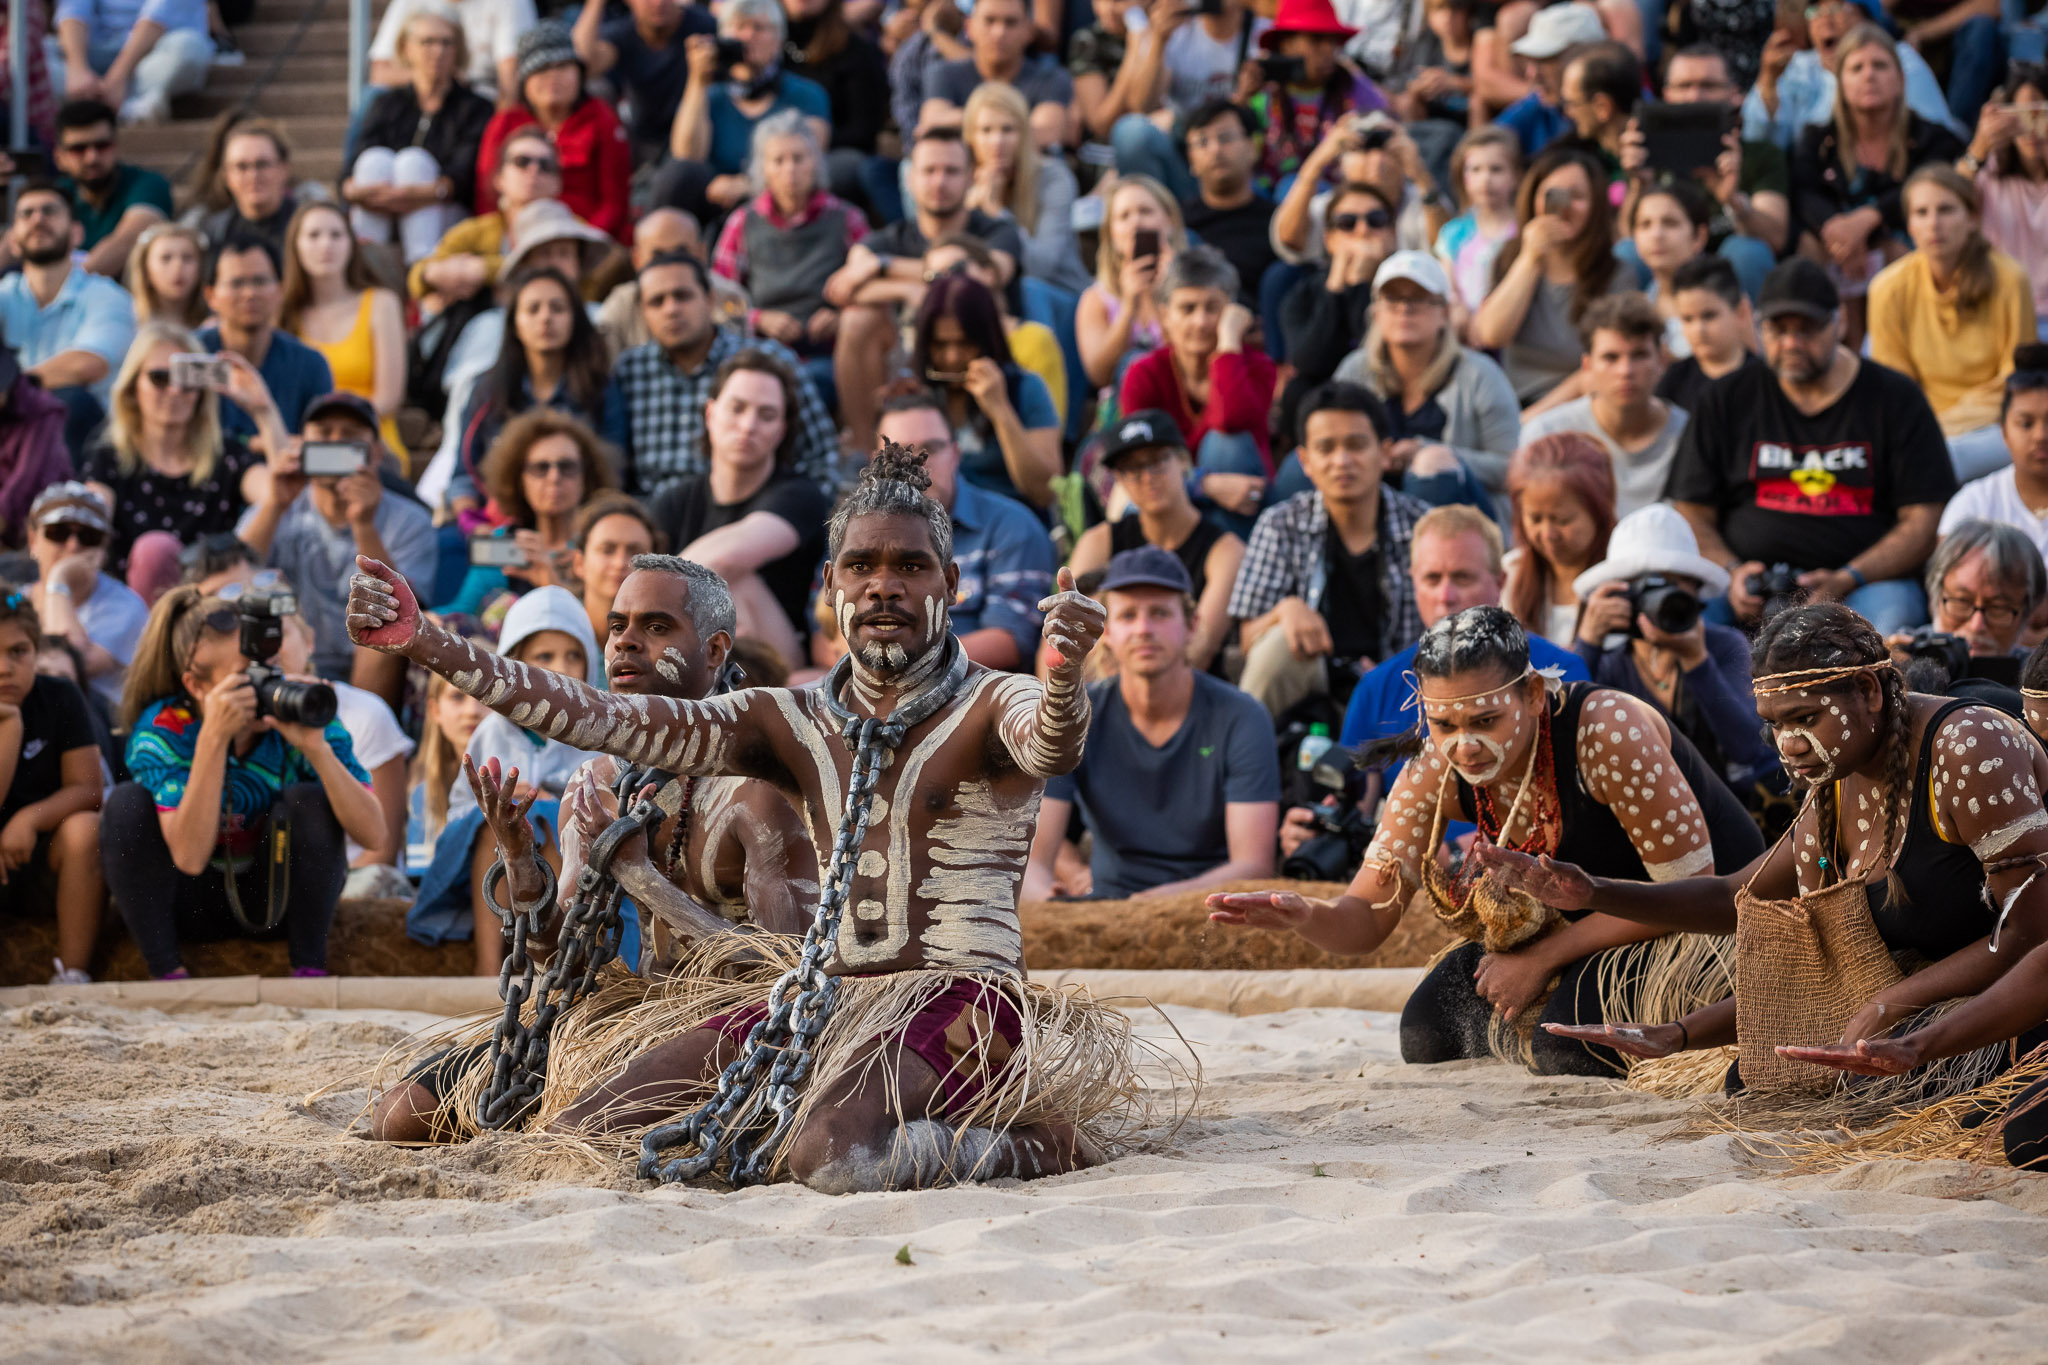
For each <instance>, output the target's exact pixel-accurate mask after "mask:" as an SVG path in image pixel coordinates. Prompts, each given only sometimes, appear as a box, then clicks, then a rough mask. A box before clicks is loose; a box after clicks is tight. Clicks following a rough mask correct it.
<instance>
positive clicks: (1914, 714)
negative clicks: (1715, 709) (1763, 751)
mask: <svg viewBox="0 0 2048 1365" xmlns="http://www.w3.org/2000/svg"><path fill="white" fill-rule="evenodd" d="M1752 657H1753V660H1754V669H1755V679H1756V682H1755V689H1756V702H1757V710H1758V712H1759V713H1760V714H1761V715H1762V716H1763V718H1764V722H1765V724H1766V726H1767V727H1768V728H1769V729H1770V731H1771V732H1772V734H1773V736H1774V739H1775V743H1776V746H1777V750H1778V754H1779V756H1780V758H1782V759H1783V761H1784V764H1785V770H1786V772H1788V773H1789V774H1791V776H1792V777H1793V778H1794V779H1795V780H1797V781H1799V782H1801V783H1803V784H1804V785H1805V786H1806V787H1807V788H1808V789H1809V792H1810V796H1809V798H1808V800H1807V801H1806V803H1805V805H1804V807H1803V808H1802V809H1801V811H1800V813H1799V816H1798V819H1797V820H1796V821H1795V822H1794V823H1793V826H1792V828H1791V830H1790V831H1788V833H1787V834H1786V837H1785V838H1784V839H1783V840H1781V841H1780V842H1779V843H1778V844H1777V845H1776V846H1774V847H1773V848H1772V849H1771V851H1770V852H1769V853H1768V854H1767V855H1765V856H1764V857H1762V858H1760V859H1758V860H1757V861H1756V862H1755V863H1753V864H1751V865H1750V866H1749V867H1746V868H1744V869H1743V870H1742V871H1741V872H1739V873H1737V874H1735V875H1734V876H1722V877H1694V878H1689V879H1687V880H1686V881H1684V882H1677V883H1672V884H1670V885H1665V886H1640V885H1633V884H1630V883H1628V882H1623V881H1616V880H1613V879H1610V878H1608V877H1605V876H1602V875H1599V874H1596V873H1593V872H1592V871H1591V870H1590V869H1582V868H1577V867H1571V866H1568V865H1566V864H1565V863H1563V862H1559V861H1554V860H1550V859H1542V858H1533V859H1532V858H1528V857H1523V856H1519V855H1517V854H1515V853H1512V852H1507V851H1502V850H1492V849H1488V850H1482V851H1481V852H1480V855H1479V856H1480V860H1481V862H1482V863H1483V864H1484V865H1485V866H1486V867H1487V868H1488V869H1489V870H1490V871H1493V872H1496V873H1498V874H1500V875H1501V876H1502V877H1503V878H1504V879H1505V880H1507V881H1508V882H1509V883H1510V884H1512V885H1514V886H1516V887H1518V888H1519V889H1521V890H1524V891H1527V892H1529V893H1531V894H1533V895H1534V896H1536V897H1537V898H1538V899H1539V900H1541V901H1542V902H1544V903H1545V904H1547V905H1552V906H1556V907H1558V908H1559V909H1589V910H1599V911H1603V912H1605V913H1607V914H1609V915H1613V916H1617V917H1619V918H1621V919H1626V920H1633V921H1635V922H1637V923H1640V924H1647V925H1655V926H1657V927H1660V928H1664V929H1671V930H1681V931H1688V932H1693V933H1708V934H1727V933H1733V934H1735V935H1736V974H1737V977H1738V980H1739V981H1740V983H1741V986H1740V988H1739V989H1738V990H1737V992H1736V994H1735V996H1734V998H1733V999H1732V1000H1729V1001H1723V1002H1721V1003H1719V1004H1716V1005H1713V1006H1710V1007H1708V1008H1707V1009H1704V1010H1700V1011H1697V1012H1695V1013H1693V1014H1691V1015H1688V1016H1686V1017H1685V1018H1683V1019H1680V1020H1679V1021H1678V1022H1676V1023H1672V1024H1657V1025H1641V1024H1630V1025H1607V1024H1595V1025H1590V1026H1570V1025H1567V1026H1564V1027H1561V1028H1558V1029H1555V1030H1553V1031H1554V1032H1556V1033H1558V1034H1560V1035H1561V1036H1564V1037H1571V1038H1577V1039H1579V1040H1581V1041H1584V1042H1590V1043H1595V1044H1604V1045H1607V1046H1610V1047H1614V1048H1616V1049H1618V1050H1620V1051H1622V1052H1624V1053H1627V1054H1628V1055H1630V1056H1634V1057H1663V1056H1669V1055H1671V1054H1672V1053H1675V1052H1679V1051H1684V1050H1686V1049H1689V1048H1704V1047H1714V1046H1720V1045H1723V1044H1726V1043H1729V1042H1737V1043H1739V1045H1740V1047H1739V1060H1738V1064H1737V1069H1736V1071H1735V1072H1733V1073H1731V1075H1730V1077H1729V1082H1728V1083H1729V1088H1730V1089H1734V1088H1736V1087H1737V1086H1740V1085H1747V1086H1748V1087H1750V1088H1751V1089H1755V1090H1767V1091H1770V1090H1776V1091H1788V1092H1796V1091H1806V1092H1815V1091H1819V1090H1825V1089H1828V1088H1831V1086H1832V1081H1831V1080H1830V1078H1829V1076H1828V1075H1827V1073H1825V1072H1821V1071H1816V1070H1814V1069H1813V1068H1812V1067H1811V1066H1810V1065H1808V1063H1809V1062H1811V1061H1815V1060H1821V1058H1819V1057H1812V1056H1808V1055H1807V1052H1806V1049H1804V1048H1802V1047H1797V1046H1795V1047H1792V1048H1789V1049H1788V1048H1786V1047H1783V1046H1779V1045H1785V1044H1793V1045H1798V1044H1824V1043H1829V1042H1832V1041H1834V1040H1835V1039H1836V1038H1839V1039H1840V1040H1841V1041H1842V1042H1843V1043H1844V1044H1845V1045H1848V1047H1849V1053H1848V1054H1838V1053H1836V1052H1834V1051H1831V1050H1827V1049H1823V1051H1824V1052H1826V1054H1827V1056H1828V1057H1831V1058H1832V1057H1835V1056H1837V1055H1854V1053H1855V1045H1856V1044H1858V1043H1859V1042H1861V1041H1862V1040H1865V1039H1873V1038H1876V1037H1878V1036H1879V1035H1882V1034H1884V1033H1886V1032H1887V1031H1889V1030H1891V1029H1893V1028H1895V1027H1896V1026H1897V1025H1898V1024H1899V1023H1900V1022H1901V1021H1902V1020H1904V1019H1906V1018H1908V1017H1910V1016H1911V1015H1913V1014H1915V1013H1917V1012H1919V1011H1921V1010H1923V1009H1925V1008H1926V1007H1928V1006H1931V1005H1936V1004H1939V1003H1941V1002H1943V1001H1947V1000H1953V999H1955V998H1957V997H1959V996H1969V995H1974V994H1976V993H1977V992H1979V991H1982V990H1984V989H1985V988H1986V987H1988V986H1990V985H1991V984H1992V983H1993V982H1994V981H1996V980H1998V978H1999V977H2000V975H2001V974H2003V973H2004V971H2005V970H2006V968H2007V967H2008V966H2010V965H2011V964H2012V963H2014V962H2016V961H2019V960H2020V959H2021V958H2022V957H2023V956H2025V955H2026V954H2027V953H2028V951H2029V950H2030V949H2032V948H2033V947H2034V946H2036V945H2037V944H2039V943H2041V942H2042V940H2043V937H2044V930H2048V879H2039V880H2037V879H2036V876H2035V874H2036V873H2037V872H2038V871H2039V870H2040V869H2041V867H2042V866H2043V863H2044V859H2048V812H2044V811H2043V809H2042V796H2041V794H2042V791H2043V790H2044V785H2048V753H2044V752H2043V750H2042V748H2041V746H2040V745H2039V744H2038V743H2037V742H2036V741H2035V739H2034V738H2033V736H2032V735H2031V734H2029V733H2028V732H2027V730H2026V729H2025V728H2024V727H2023V726H2022V725H2021V724H2020V722H2018V721H2016V720H2014V719H2012V718H2011V717H2009V716H2007V715H2005V714H2004V713H2003V712H2000V711H1997V710H1994V709H1992V708H1991V707H1988V706H1983V705H1980V704H1977V703H1973V702H1968V701H1956V700H1948V699H1944V698H1941V697H1928V696H1921V695H1919V694H1915V693H1908V692H1907V691H1906V689H1905V682H1904V679H1903V678H1902V677H1901V676H1900V674H1899V671H1898V669H1897V668H1896V667H1894V665H1893V663H1892V661H1891V656H1890V655H1889V654H1888V653H1887V651H1886V649H1885V644H1884V641H1883V640H1882V639H1881V638H1880V637H1879V635H1878V633H1877V631H1876V629H1875V628H1873V627H1872V626H1871V625H1870V623H1869V622H1867V621H1865V620H1864V619H1863V618H1862V617H1860V616H1858V615H1857V614H1856V613H1855V612H1853V611H1850V610H1849V609H1848V608H1846V607H1843V606H1840V605H1837V604H1817V605H1813V606H1806V607H1798V608H1794V609H1792V610H1790V611H1787V612H1784V613H1782V614H1781V615H1779V616H1777V617H1775V618H1773V619H1772V620H1771V621H1770V622H1769V623H1768V624H1767V625H1766V626H1765V627H1764V629H1763V631H1762V632H1761V633H1760V634H1759V635H1758V637H1757V640H1756V644H1755V646H1754V648H1753V654H1752ZM1994 898H1995V903H1996V905H1997V906H1998V907H1999V909H1997V910H1994V909H1993V905H1994ZM1915 967H1917V968H1918V970H1913V968H1915ZM1902 970H1903V971H1904V972H1905V973H1906V974H1902ZM2006 993H2007V992H2005V991H2001V993H2000V994H2001V995H2004V994H2006ZM1975 1008H1976V1007H1974V1006H1973V1007H1972V1009H1973V1010H1974V1009H1975ZM1955 1013H1956V1014H1957V1015H1961V1014H1963V1013H1964V1011H1962V1010H1958V1011H1956V1012H1955ZM2039 1018H2040V1015H2039V1014H2038V1013H2037V1014H2035V1015H2033V1016H2031V1017H2030V1019H2027V1020H2020V1021H2019V1022H2018V1023H2016V1024H2015V1025H2014V1026H2013V1028H2012V1029H2011V1030H2009V1031H2007V1032H2003V1033H1998V1034H1997V1036H1996V1037H1995V1038H1994V1037H1991V1036H1990V1034H1988V1033H1987V1034H1984V1035H1983V1037H1984V1038H1985V1039H1987V1040H1988V1041H1990V1042H1999V1041H2002V1040H2004V1039H2008V1038H2011V1037H2013V1036H2014V1034H2015V1033H2016V1032H2018V1030H2019V1029H2020V1028H2023V1027H2025V1026H2026V1024H2027V1023H2028V1022H2032V1021H2033V1020H2038V1019H2039ZM1738 1019H1739V1026H1738ZM1998 1019H1999V1021H2000V1022H2001V1024H2002V1022H2003V1020H2004V1016H2003V1015H2002V1014H2001V1015H1999V1016H1998ZM1800 1035H1804V1036H1800ZM1968 1036H1969V1037H1972V1038H1975V1037H1977V1036H1978V1031H1972V1032H1970V1033H1969V1034H1968ZM1873 1046H1876V1045H1875V1044H1873ZM1973 1046H1974V1044H1973ZM2000 1052H2001V1053H2002V1052H2003V1049H2000ZM1936 1055H1941V1054H1937V1053H1930V1054H1928V1056H1930V1057H1932V1056H1936ZM1998 1065H2000V1062H1999V1060H1998V1057H1997V1056H1994V1055H1992V1054H1986V1055H1985V1056H1984V1057H1983V1058H1982V1059H1980V1063H1979V1064H1972V1065H1969V1066H1964V1067H1960V1068H1957V1069H1956V1071H1955V1073H1954V1075H1953V1076H1952V1077H1951V1078H1948V1079H1952V1080H1954V1081H1955V1082H1956V1083H1958V1084H1962V1083H1964V1082H1968V1083H1974V1082H1975V1081H1977V1080H1981V1079H1983V1078H1984V1076H1985V1071H1986V1069H1987V1068H1995V1067H1996V1066H1998Z"/></svg>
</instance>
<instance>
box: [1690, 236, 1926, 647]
mask: <svg viewBox="0 0 2048 1365" xmlns="http://www.w3.org/2000/svg"><path fill="white" fill-rule="evenodd" d="M1757 311H1758V313H1759V314H1760V315H1761V317H1762V319H1763V325H1762V332H1763V348H1764V361H1765V364H1766V365H1768V366H1769V369H1768V370H1761V369H1748V370H1738V371H1736V372H1735V373H1734V374H1733V375H1731V376H1729V377H1728V378H1726V379H1723V380H1720V381H1717V382H1716V383H1714V384H1713V385H1711V386H1709V387H1708V388H1707V390H1706V392H1705V393H1704V394H1703V395H1702V396H1701V398H1700V406H1699V410H1698V411H1696V412H1694V413H1693V414H1692V419H1691V421H1689V422H1688V423H1687V424H1686V428H1685V435H1684V437H1683V438H1682V439H1681V440H1680V441H1679V444H1678V457H1677V459H1675V460H1674V461H1673V462H1672V465H1671V479H1670V481H1669V482H1668V483H1667V484H1666V485H1665V489H1664V494H1665V497H1666V498H1667V499H1668V500H1669V501H1671V502H1672V503H1673V504H1675V505H1676V506H1677V508H1678V510H1679V511H1681V512H1683V513H1685V518H1686V520H1687V521H1689V522H1691V523H1692V528H1693V533H1694V534H1695V535H1696V536H1698V538H1699V544H1700V553H1702V554H1703V555H1705V556H1706V557H1707V558H1708V559H1711V560H1713V561H1714V562H1715V563H1717V564H1720V565H1722V566H1723V567H1725V568H1726V569H1727V570H1728V572H1729V578H1730V581H1729V586H1728V597H1727V603H1726V606H1725V607H1721V606H1718V605H1714V606H1710V607H1709V610H1713V611H1717V612H1719V611H1727V612H1731V613H1732V615H1733V618H1734V619H1736V620H1741V621H1754V620H1756V619H1758V617H1759V615H1760V613H1761V612H1762V610H1763V606H1764V600H1763V599H1762V598H1760V597H1758V596H1757V595H1756V594H1755V593H1753V592H1752V591H1751V590H1750V586H1749V579H1750V577H1751V575H1754V574H1759V573H1761V572H1762V571H1763V570H1764V568H1765V567H1766V566H1769V565H1773V564H1786V565H1789V566H1790V567H1791V568H1793V569H1794V570H1796V571H1798V576H1799V586H1800V590H1801V591H1802V592H1804V593H1805V594H1806V595H1807V597H1808V598H1809V599H1811V600H1814V601H1823V602H1844V603H1846V604H1847V605H1848V606H1849V607H1850V608H1851V609H1852V610H1854V611H1857V612H1860V613H1861V614H1862V615H1863V616H1864V617H1865V618H1866V619H1868V620H1869V621H1870V622H1871V623H1872V624H1873V625H1875V626H1876V627H1877V628H1878V629H1879V630H1880V631H1881V632H1884V633H1890V632H1893V631H1898V630H1904V629H1906V628H1907V627H1910V626H1913V625H1917V624H1919V623H1920V622H1921V621H1924V620H1925V619H1926V616H1927V603H1926V599H1925V597H1924V596H1923V594H1922V593H1921V591H1920V585H1919V584H1918V583H1917V582H1915V581H1914V578H1915V577H1916V576H1917V575H1918V573H1919V571H1920V566H1921V565H1922V564H1924V563H1926V561H1927V555H1928V552H1929V551H1930V550H1932V549H1933V548H1934V530H1935V524H1936V523H1937V521H1939V519H1940V517H1941V506H1942V504H1943V503H1944V502H1946V501H1948V499H1949V498H1950V497H1952V496H1953V495H1954V494H1955V491H1956V477H1955V471H1954V470H1953V469H1951V468H1950V467H1949V466H1948V465H1947V464H1945V463H1943V462H1941V461H1938V460H1928V459H1926V458H1925V456H1926V454H1927V452H1928V451H1930V450H1935V449H1939V448H1940V444H1941V428H1940V426H1939V425H1938V424H1937V423H1936V422H1935V420H1934V413H1933V411H1932V409H1930V408H1929V407H1928V406H1927V399H1926V398H1925V396H1923V395H1922V394H1921V393H1920V391H1919V390H1918V389H1917V388H1915V387H1914V385H1913V383H1912V382H1911V381H1910V380H1908V379H1907V378H1906V377H1905V376H1903V375H1901V374H1900V373H1899V372H1898V371H1896V370H1890V369H1886V368H1885V367H1884V366H1882V365H1878V364H1874V363H1872V362H1869V361H1866V360H1862V359H1860V358H1858V357H1857V356H1856V354H1855V353H1854V352H1852V351H1849V350H1847V349H1846V348H1844V347H1843V345H1842V329H1843V324H1842V299H1841V295H1840V294H1839V293H1838V292H1837V291H1836V289H1835V285H1834V282H1833V281H1832V280H1830V279H1829V278H1828V273H1827V271H1826V270H1824V269H1823V268H1822V267H1820V266H1818V265H1816V264H1814V263H1813V262H1812V261H1809V260H1805V259H1802V258H1800V257H1794V258H1792V259H1791V260H1788V261H1786V262H1785V263H1784V264H1782V265H1780V266H1779V267H1778V268H1777V269H1775V270H1773V271H1772V272H1771V275H1770V278H1769V279H1768V280H1766V281H1765V282H1764V292H1763V294H1762V296H1761V300H1760V302H1759V304H1758V309H1757ZM1715 619H1716V620H1723V619H1725V618H1722V617H1720V616H1716V617H1715Z"/></svg>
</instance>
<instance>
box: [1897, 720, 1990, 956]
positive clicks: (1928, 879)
mask: <svg viewBox="0 0 2048 1365" xmlns="http://www.w3.org/2000/svg"><path fill="white" fill-rule="evenodd" d="M1982 705H1983V704H1982V703H1981V702H1969V701H1951V702H1949V703H1948V704H1947V705H1946V706H1943V707H1942V708H1941V709H1940V710H1939V711H1936V712H1935V713H1934V714H1933V715H1932V716H1931V717H1929V718H1928V721H1927V729H1926V731H1925V733H1923V734H1922V735H1921V736H1920V761H1919V762H1918V763H1916V764H1915V765H1914V766H1913V786H1912V791H1913V801H1912V806H1911V813H1910V814H1909V815H1908V816H1907V818H1906V840H1905V842H1904V843H1903V844H1901V845H1900V846H1899V853H1898V857H1897V858H1896V859H1895V860H1894V862H1893V867H1894V869H1895V870H1896V871H1897V872H1898V874H1899V880H1900V881H1901V882H1902V883H1904V885H1905V888H1906V901H1907V903H1906V904H1904V905H1898V906H1895V905H1893V904H1892V903H1891V896H1890V893H1889V887H1888V881H1889V879H1888V878H1884V877H1880V878H1879V879H1878V880H1877V881H1874V882H1872V883H1871V884H1870V918H1871V920H1872V921H1873V922H1875V923H1876V925H1877V933H1878V937H1880V938H1882V939H1883V940H1884V943H1885V946H1886V947H1887V948H1891V949H1894V950H1897V949H1902V948H1904V949H1911V950H1912V951H1914V952H1916V953H1919V954H1920V955H1921V956H1923V957H1925V958H1927V959H1929V960H1930V961H1939V960H1940V959H1942V958H1944V957H1947V956H1948V955H1949V954H1950V953H1953V952H1955V951H1957V950H1958V949H1961V948H1967V947H1968V946H1969V945H1970V944H1972V943H1975V942H1976V941H1977V940H1978V939H1980V938H1983V937H1984V936H1985V935H1986V934H1988V933H1990V932H1991V929H1992V925H1993V923H1994V921H1995V920H1996V919H1997V916H1996V915H1994V914H1993V913H1992V911H1991V907H1990V905H1988V904H1987V903H1986V902H1985V900H1984V864H1983V863H1981V862H1979V861H1978V860H1977V855H1976V854H1975V853H1974V852H1972V851H1971V850H1970V846H1969V845H1968V844H1952V843H1950V842H1949V841H1948V840H1946V839H1944V838H1942V837H1941V836H1940V835H1939V834H1937V833H1935V830H1934V819H1933V816H1932V815H1931V814H1930V813H1929V810H1928V789H1929V787H1930V785H1931V784H1932V782H1933V780H1934V771H1933V769H1934V736H1935V733H1936V732H1937V731H1938V730H1940V729H1941V726H1942V723H1943V722H1944V721H1946V720H1947V719H1948V717H1949V715H1950V714H1951V713H1952V712H1955V711H1959V710H1961V709H1962V708H1963V707H1966V706H1982ZM1985 709H1987V710H1988V709H1990V708H1985Z"/></svg>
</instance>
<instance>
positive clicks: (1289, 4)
mask: <svg viewBox="0 0 2048 1365" xmlns="http://www.w3.org/2000/svg"><path fill="white" fill-rule="evenodd" d="M1290 33H1319V34H1323V35H1325V36H1326V37H1331V38H1341V39H1346V40H1349V39H1351V38H1353V37H1356V36H1357V34H1358V30H1357V29H1355V28H1346V27H1345V26H1344V24H1343V23H1342V22H1340V21H1339V20H1338V18H1337V10H1336V7H1335V6H1333V5H1332V4H1331V3H1330V0H1280V9H1279V11H1278V12H1277V13H1276V14H1274V16H1273V26H1272V27H1271V28H1269V29H1267V30H1266V31H1265V32H1264V33H1262V34H1260V35H1259V46H1260V47H1264V48H1271V47H1273V46H1274V45H1275V44H1277V43H1278V42H1279V41H1280V40H1281V39H1282V38H1284V37H1286V36H1287V35H1288V34H1290Z"/></svg>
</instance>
